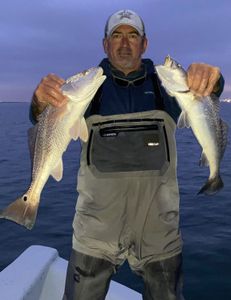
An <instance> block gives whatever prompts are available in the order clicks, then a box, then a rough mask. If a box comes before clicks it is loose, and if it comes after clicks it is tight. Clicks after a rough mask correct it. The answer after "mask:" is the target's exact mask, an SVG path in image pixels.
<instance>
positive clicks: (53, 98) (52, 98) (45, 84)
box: [34, 74, 67, 107]
mask: <svg viewBox="0 0 231 300" xmlns="http://www.w3.org/2000/svg"><path fill="white" fill-rule="evenodd" d="M64 82H65V80H64V79H62V78H60V77H58V76H57V75H55V74H49V75H47V76H46V77H44V78H42V80H41V82H40V84H39V85H38V87H37V88H36V90H35V92H34V96H35V97H34V98H35V99H34V101H35V103H36V104H37V105H39V106H41V107H42V106H44V107H45V106H47V105H48V104H51V105H53V106H55V107H60V106H62V105H64V104H65V103H66V102H67V97H66V96H64V95H63V94H62V91H61V86H62V85H63V84H64Z"/></svg>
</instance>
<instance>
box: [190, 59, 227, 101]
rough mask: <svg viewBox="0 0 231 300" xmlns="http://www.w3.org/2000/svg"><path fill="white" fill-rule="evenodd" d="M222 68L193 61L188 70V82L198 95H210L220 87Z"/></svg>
mask: <svg viewBox="0 0 231 300" xmlns="http://www.w3.org/2000/svg"><path fill="white" fill-rule="evenodd" d="M220 76H221V74H220V69H219V68H218V67H214V66H211V65H207V64H203V63H193V64H191V65H190V66H189V68H188V71H187V83H188V86H189V88H190V90H191V91H192V92H193V93H194V94H196V95H197V96H208V95H210V94H211V93H212V92H216V91H217V90H218V88H219V86H218V80H219V78H220Z"/></svg>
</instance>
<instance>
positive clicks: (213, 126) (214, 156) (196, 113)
mask: <svg viewBox="0 0 231 300" xmlns="http://www.w3.org/2000/svg"><path fill="white" fill-rule="evenodd" d="M155 68H156V72H157V74H158V77H159V79H160V81H161V84H162V86H163V87H164V89H165V90H166V92H167V93H168V94H169V95H170V96H172V97H175V99H176V101H177V103H178V105H179V106H180V108H181V114H180V116H179V119H178V122H177V126H178V128H184V127H187V128H191V129H192V131H193V134H194V136H195V138H196V139H197V141H198V143H199V144H200V146H201V148H202V153H201V157H200V160H199V165H200V166H207V167H209V177H208V178H207V180H206V182H205V183H204V185H203V186H202V187H201V189H200V190H199V192H198V194H205V195H214V194H215V193H217V192H218V191H219V190H220V189H222V188H223V186H224V183H223V181H222V178H221V175H220V164H221V160H222V158H223V155H224V152H225V148H226V145H227V140H228V125H227V123H226V122H225V121H223V120H222V119H221V117H220V115H219V102H220V100H219V97H217V96H216V95H215V94H213V93H212V94H211V95H209V96H206V97H202V96H201V97H199V96H197V95H195V94H194V93H193V92H192V91H190V89H189V87H188V85H187V73H186V71H185V70H184V69H183V67H182V66H181V65H180V64H179V63H178V62H177V61H175V60H174V59H172V58H171V57H170V56H169V55H168V56H167V57H166V58H165V62H164V64H163V65H156V66H155Z"/></svg>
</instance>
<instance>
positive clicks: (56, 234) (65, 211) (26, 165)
mask: <svg viewBox="0 0 231 300" xmlns="http://www.w3.org/2000/svg"><path fill="white" fill-rule="evenodd" d="M28 110H29V104H28V103H0V143H1V146H0V166H1V168H0V207H1V208H3V207H5V206H6V205H7V204H9V203H10V202H12V201H13V200H14V199H16V198H17V196H19V195H21V194H22V193H23V192H24V191H25V189H26V188H27V186H28V185H29V183H30V160H29V152H28V146H27V129H28V128H29V127H31V124H30V122H29V120H28ZM221 114H222V116H223V118H224V119H225V120H226V121H227V122H228V123H229V126H230V127H231V121H230V117H229V116H230V115H231V105H230V104H228V103H222V105H221ZM229 136H230V133H229ZM229 139H230V140H231V138H229ZM177 144H178V177H179V186H180V192H181V229H182V234H183V239H184V251H183V254H184V277H185V284H184V295H185V298H186V300H217V299H222V300H230V299H231V285H230V278H231V258H230V249H231V219H230V216H231V205H230V203H229V202H230V197H229V195H230V194H231V193H230V192H231V184H230V175H229V174H230V168H231V160H230V150H231V149H230V144H229V145H228V147H227V149H226V153H225V156H224V159H223V162H222V168H221V169H222V178H223V181H224V184H225V188H224V189H223V190H222V191H221V192H219V193H218V194H217V195H216V196H213V197H205V196H196V193H197V192H198V190H199V188H200V187H201V186H202V184H203V183H204V181H205V179H206V178H207V175H208V170H207V169H201V168H199V167H198V160H199V157H200V147H199V146H198V144H197V143H196V142H195V139H194V137H193V136H192V133H191V131H190V130H186V129H182V130H178V132H177ZM79 151H80V147H79V143H78V142H72V143H71V144H70V146H69V148H68V150H67V152H66V153H65V154H64V177H63V179H62V181H61V182H59V183H57V182H56V181H54V180H53V179H52V178H50V179H49V181H48V183H47V184H46V186H45V188H44V190H43V194H42V199H41V204H40V208H39V213H38V218H37V221H36V224H35V227H34V228H33V230H32V231H29V230H27V229H24V228H23V227H21V226H18V225H16V224H14V223H12V222H9V221H6V220H2V219H0V270H2V269H3V268H4V267H6V266H7V265H8V264H9V263H11V262H12V261H13V260H14V259H15V258H16V257H17V256H18V255H19V254H20V253H22V252H23V251H24V250H25V249H26V248H27V247H29V246H30V245H32V244H33V245H34V244H37V245H45V246H50V247H54V248H57V249H58V251H59V254H60V255H61V256H62V257H64V258H66V259H68V258H69V255H70V250H71V234H72V226H71V224H72V219H73V216H74V210H75V202H76V197H77V193H76V175H77V168H78V157H79ZM114 279H116V280H117V281H119V282H122V283H123V284H126V285H128V286H130V287H132V288H134V289H136V290H138V291H141V290H142V288H143V286H142V282H141V281H140V280H139V278H138V277H136V276H135V275H134V274H132V273H131V272H130V270H129V268H128V266H127V264H125V265H124V266H123V267H122V268H121V269H120V270H119V272H118V274H117V275H116V276H115V278H114Z"/></svg>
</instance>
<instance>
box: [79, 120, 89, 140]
mask: <svg viewBox="0 0 231 300" xmlns="http://www.w3.org/2000/svg"><path fill="white" fill-rule="evenodd" d="M79 137H80V138H81V140H82V141H84V142H87V140H88V137H89V134H88V128H87V124H86V121H85V119H84V118H82V120H81V126H80V135H79Z"/></svg>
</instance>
